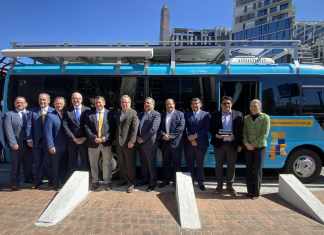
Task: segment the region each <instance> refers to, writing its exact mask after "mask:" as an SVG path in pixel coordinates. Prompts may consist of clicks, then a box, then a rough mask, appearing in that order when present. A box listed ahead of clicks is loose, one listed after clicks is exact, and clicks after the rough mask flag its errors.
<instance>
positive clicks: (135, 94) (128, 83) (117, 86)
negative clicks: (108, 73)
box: [77, 77, 144, 110]
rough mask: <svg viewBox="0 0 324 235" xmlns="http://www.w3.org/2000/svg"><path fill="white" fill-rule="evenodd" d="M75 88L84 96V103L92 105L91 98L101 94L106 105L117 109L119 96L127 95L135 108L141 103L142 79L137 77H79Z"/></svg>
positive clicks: (140, 106)
mask: <svg viewBox="0 0 324 235" xmlns="http://www.w3.org/2000/svg"><path fill="white" fill-rule="evenodd" d="M77 87H78V88H77V90H79V91H80V93H81V94H82V95H83V96H84V97H85V101H84V102H85V104H86V105H88V106H91V107H94V103H93V98H94V97H95V96H98V95H101V96H104V97H105V99H106V103H107V104H106V107H107V108H109V109H112V110H117V109H119V106H120V102H119V99H120V96H121V95H129V96H130V97H131V98H132V100H133V102H132V106H133V107H134V108H135V109H139V110H140V109H141V108H142V106H143V105H142V104H143V93H142V91H144V89H143V87H144V80H143V79H142V78H137V77H123V78H121V77H80V78H79V79H78V86H77Z"/></svg>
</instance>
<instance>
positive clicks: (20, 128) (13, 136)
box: [3, 111, 31, 146]
mask: <svg viewBox="0 0 324 235" xmlns="http://www.w3.org/2000/svg"><path fill="white" fill-rule="evenodd" d="M30 116H31V113H30V112H29V111H27V112H26V114H25V117H23V118H20V116H19V114H18V112H17V111H9V112H7V113H6V114H5V118H4V125H3V127H4V132H5V136H6V139H7V142H8V145H9V146H12V145H14V144H18V145H22V143H23V141H24V140H26V139H27V123H28V121H29V120H28V119H30Z"/></svg>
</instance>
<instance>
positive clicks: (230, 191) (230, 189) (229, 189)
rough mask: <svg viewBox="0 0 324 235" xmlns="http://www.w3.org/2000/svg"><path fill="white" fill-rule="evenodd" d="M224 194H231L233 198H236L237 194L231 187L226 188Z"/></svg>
mask: <svg viewBox="0 0 324 235" xmlns="http://www.w3.org/2000/svg"><path fill="white" fill-rule="evenodd" d="M226 192H227V193H229V194H231V195H232V196H234V197H236V196H237V193H236V191H235V189H234V188H233V187H228V188H226Z"/></svg>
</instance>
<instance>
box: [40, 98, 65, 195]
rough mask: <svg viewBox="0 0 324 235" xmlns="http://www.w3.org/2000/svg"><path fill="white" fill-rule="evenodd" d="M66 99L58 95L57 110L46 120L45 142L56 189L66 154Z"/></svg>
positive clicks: (55, 104)
mask: <svg viewBox="0 0 324 235" xmlns="http://www.w3.org/2000/svg"><path fill="white" fill-rule="evenodd" d="M64 107H65V99H64V97H56V98H55V100H54V108H55V111H54V112H52V113H49V114H48V115H47V117H46V120H45V125H44V136H45V144H46V148H47V150H48V153H49V160H50V165H51V166H52V167H51V176H52V180H53V186H54V190H58V188H59V186H60V170H61V169H60V165H62V164H61V161H62V160H64V157H65V154H66V144H67V141H66V140H67V137H66V134H65V131H64V129H63V125H62V120H63V117H64Z"/></svg>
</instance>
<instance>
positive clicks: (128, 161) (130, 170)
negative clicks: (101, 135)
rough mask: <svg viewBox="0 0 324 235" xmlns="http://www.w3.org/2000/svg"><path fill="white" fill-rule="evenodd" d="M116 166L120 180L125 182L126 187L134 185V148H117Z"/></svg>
mask: <svg viewBox="0 0 324 235" xmlns="http://www.w3.org/2000/svg"><path fill="white" fill-rule="evenodd" d="M117 154H118V165H119V173H120V178H121V179H122V180H125V181H126V182H127V184H128V186H134V185H135V170H136V167H135V148H134V147H133V148H131V149H129V148H128V147H127V146H120V145H119V146H117Z"/></svg>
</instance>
